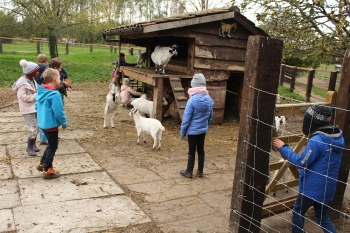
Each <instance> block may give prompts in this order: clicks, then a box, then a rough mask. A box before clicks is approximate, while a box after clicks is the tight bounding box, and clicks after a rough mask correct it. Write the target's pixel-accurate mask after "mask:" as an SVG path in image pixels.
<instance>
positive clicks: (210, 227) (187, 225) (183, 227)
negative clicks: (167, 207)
mask: <svg viewBox="0 0 350 233" xmlns="http://www.w3.org/2000/svg"><path fill="white" fill-rule="evenodd" d="M158 226H159V227H160V229H161V230H162V231H163V232H164V233H167V232H169V233H174V232H200V233H213V232H216V233H219V232H229V231H228V226H229V225H228V219H226V218H224V217H223V216H222V215H220V214H217V213H212V214H210V216H209V217H203V216H201V217H194V218H192V217H187V218H186V219H181V220H178V221H176V222H167V223H163V224H159V225H158Z"/></svg>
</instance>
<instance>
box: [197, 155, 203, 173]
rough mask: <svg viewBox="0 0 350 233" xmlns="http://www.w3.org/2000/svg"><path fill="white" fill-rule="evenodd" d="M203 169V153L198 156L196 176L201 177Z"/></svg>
mask: <svg viewBox="0 0 350 233" xmlns="http://www.w3.org/2000/svg"><path fill="white" fill-rule="evenodd" d="M203 169H204V155H203V156H198V171H197V176H198V177H203Z"/></svg>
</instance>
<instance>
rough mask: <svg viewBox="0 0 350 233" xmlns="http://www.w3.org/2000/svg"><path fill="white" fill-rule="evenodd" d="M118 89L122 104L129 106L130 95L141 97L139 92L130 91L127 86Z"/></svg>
mask: <svg viewBox="0 0 350 233" xmlns="http://www.w3.org/2000/svg"><path fill="white" fill-rule="evenodd" d="M120 89H121V92H120V97H121V99H122V103H123V104H129V102H130V99H131V95H138V96H140V95H142V93H141V92H137V91H134V89H132V88H131V87H129V86H128V85H122V87H121V88H120Z"/></svg>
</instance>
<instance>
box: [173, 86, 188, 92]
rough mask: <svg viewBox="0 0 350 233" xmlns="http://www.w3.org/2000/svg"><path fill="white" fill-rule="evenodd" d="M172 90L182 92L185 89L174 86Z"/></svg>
mask: <svg viewBox="0 0 350 233" xmlns="http://www.w3.org/2000/svg"><path fill="white" fill-rule="evenodd" d="M173 91H175V92H182V93H183V92H184V91H185V89H184V88H183V87H175V88H173Z"/></svg>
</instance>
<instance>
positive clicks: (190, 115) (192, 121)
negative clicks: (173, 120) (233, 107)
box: [180, 94, 214, 138]
mask: <svg viewBox="0 0 350 233" xmlns="http://www.w3.org/2000/svg"><path fill="white" fill-rule="evenodd" d="M213 108H214V101H213V100H212V98H210V96H209V95H208V94H206V95H204V96H202V95H200V94H195V95H193V96H191V98H189V100H188V101H187V104H186V108H185V112H184V115H183V118H182V123H181V127H180V136H181V138H184V137H185V136H186V134H188V135H198V134H202V133H206V132H207V131H208V128H209V124H210V122H211V120H212V119H213Z"/></svg>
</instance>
